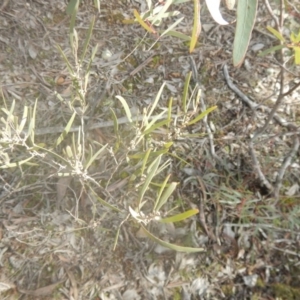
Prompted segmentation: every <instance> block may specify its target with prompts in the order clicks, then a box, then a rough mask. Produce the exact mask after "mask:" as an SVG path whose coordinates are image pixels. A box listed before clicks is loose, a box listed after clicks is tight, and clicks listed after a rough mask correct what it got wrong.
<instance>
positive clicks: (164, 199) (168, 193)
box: [155, 182, 178, 211]
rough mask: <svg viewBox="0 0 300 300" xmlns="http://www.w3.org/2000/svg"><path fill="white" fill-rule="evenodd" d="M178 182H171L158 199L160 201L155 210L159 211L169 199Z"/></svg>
mask: <svg viewBox="0 0 300 300" xmlns="http://www.w3.org/2000/svg"><path fill="white" fill-rule="evenodd" d="M177 185H178V182H171V183H170V185H169V186H168V187H167V189H166V190H165V191H164V193H163V194H162V196H161V198H160V199H159V200H158V203H157V205H156V207H155V211H159V210H160V209H161V207H162V206H163V205H164V204H165V203H166V202H167V201H168V199H169V197H170V196H171V194H172V193H173V192H174V191H175V189H176V187H177Z"/></svg>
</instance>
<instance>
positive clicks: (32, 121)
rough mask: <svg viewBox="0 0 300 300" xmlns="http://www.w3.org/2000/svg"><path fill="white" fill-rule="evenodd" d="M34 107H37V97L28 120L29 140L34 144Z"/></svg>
mask: <svg viewBox="0 0 300 300" xmlns="http://www.w3.org/2000/svg"><path fill="white" fill-rule="evenodd" d="M36 109H37V99H36V100H35V103H34V106H33V111H32V115H31V116H30V122H29V126H28V133H27V134H28V136H30V139H31V142H32V144H33V145H34V129H35V117H36Z"/></svg>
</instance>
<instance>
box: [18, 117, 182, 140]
mask: <svg viewBox="0 0 300 300" xmlns="http://www.w3.org/2000/svg"><path fill="white" fill-rule="evenodd" d="M165 117H166V116H151V117H149V120H152V119H154V118H157V120H161V119H164V118H165ZM173 117H176V116H173ZM144 118H145V116H133V117H132V121H134V122H139V121H142V120H143V119H144ZM117 122H118V124H119V125H121V124H127V123H130V122H129V120H128V118H127V117H122V118H119V119H117ZM111 126H114V121H103V122H99V123H96V124H92V125H91V126H90V127H89V128H88V130H92V129H96V128H105V127H111ZM65 129H66V128H65V127H63V126H56V127H46V128H35V129H34V134H35V135H43V134H52V133H62V132H64V130H65ZM79 130H81V126H74V127H71V128H70V130H69V132H77V131H79ZM23 133H24V134H27V131H25V130H24V131H23Z"/></svg>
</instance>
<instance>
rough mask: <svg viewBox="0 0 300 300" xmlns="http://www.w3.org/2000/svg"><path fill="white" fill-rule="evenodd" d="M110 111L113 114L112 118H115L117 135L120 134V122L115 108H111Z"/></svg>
mask: <svg viewBox="0 0 300 300" xmlns="http://www.w3.org/2000/svg"><path fill="white" fill-rule="evenodd" d="M110 112H111V115H112V119H113V122H114V132H115V134H116V135H117V136H119V123H118V118H117V116H116V114H115V112H114V110H113V109H112V108H110Z"/></svg>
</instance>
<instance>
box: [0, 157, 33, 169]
mask: <svg viewBox="0 0 300 300" xmlns="http://www.w3.org/2000/svg"><path fill="white" fill-rule="evenodd" d="M31 159H32V156H31V157H28V158H26V159H24V160H20V161H18V162H14V163H8V162H7V163H5V164H4V165H2V166H0V169H8V168H15V167H18V166H21V165H23V164H26V163H27V162H29V161H30V160H31Z"/></svg>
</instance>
